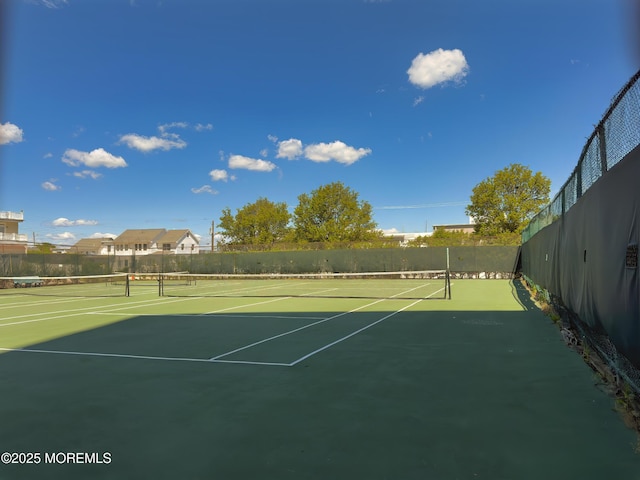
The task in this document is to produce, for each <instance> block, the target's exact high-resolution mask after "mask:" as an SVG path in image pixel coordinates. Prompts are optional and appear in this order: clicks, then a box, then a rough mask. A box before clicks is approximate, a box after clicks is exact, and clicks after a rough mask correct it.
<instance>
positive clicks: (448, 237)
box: [409, 229, 521, 247]
mask: <svg viewBox="0 0 640 480" xmlns="http://www.w3.org/2000/svg"><path fill="white" fill-rule="evenodd" d="M520 243H521V237H520V235H519V234H517V233H501V234H499V235H493V236H486V235H479V234H477V233H464V232H461V231H454V232H451V231H447V230H443V229H438V230H435V231H434V232H433V235H431V236H418V237H416V238H415V239H414V240H412V241H410V242H409V246H410V247H419V246H424V245H426V246H428V247H457V246H484V245H520Z"/></svg>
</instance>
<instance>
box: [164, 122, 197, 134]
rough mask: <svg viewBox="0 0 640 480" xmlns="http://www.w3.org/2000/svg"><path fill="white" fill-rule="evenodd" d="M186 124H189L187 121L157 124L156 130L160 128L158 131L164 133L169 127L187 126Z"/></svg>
mask: <svg viewBox="0 0 640 480" xmlns="http://www.w3.org/2000/svg"><path fill="white" fill-rule="evenodd" d="M188 126H189V124H188V123H187V122H171V123H165V124H163V125H159V126H158V130H160V133H161V134H162V135H164V134H165V133H167V130H169V129H170V128H187V127H188Z"/></svg>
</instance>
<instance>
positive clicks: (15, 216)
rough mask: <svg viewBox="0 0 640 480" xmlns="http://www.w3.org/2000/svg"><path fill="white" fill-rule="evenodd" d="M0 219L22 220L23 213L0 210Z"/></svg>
mask: <svg viewBox="0 0 640 480" xmlns="http://www.w3.org/2000/svg"><path fill="white" fill-rule="evenodd" d="M0 220H17V221H19V222H21V221H23V220H24V213H22V212H0Z"/></svg>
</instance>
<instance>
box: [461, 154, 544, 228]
mask: <svg viewBox="0 0 640 480" xmlns="http://www.w3.org/2000/svg"><path fill="white" fill-rule="evenodd" d="M550 190H551V180H549V179H548V178H547V177H545V176H544V175H542V173H540V172H537V173H535V174H534V173H533V172H532V171H531V170H530V169H529V167H526V166H523V165H520V164H517V163H516V164H511V165H509V166H508V167H506V168H504V169H502V170H499V171H497V172H496V173H495V175H494V176H493V177H489V178H487V179H485V180H483V181H482V182H480V183H479V184H478V185H476V186H475V187H474V188H473V193H472V195H471V199H470V200H471V203H470V204H469V205H467V209H466V213H467V215H470V216H472V217H473V218H475V219H476V233H479V234H481V235H498V234H502V233H505V232H512V233H521V232H522V230H523V229H524V227H525V226H526V225H527V223H528V222H529V220H530V219H531V218H532V217H533V216H534V215H535V214H536V213H538V212H539V211H540V209H541V208H542V207H544V206H545V205H546V204H547V203H548V202H549V192H550Z"/></svg>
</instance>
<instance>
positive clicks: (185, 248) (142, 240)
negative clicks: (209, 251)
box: [113, 228, 199, 256]
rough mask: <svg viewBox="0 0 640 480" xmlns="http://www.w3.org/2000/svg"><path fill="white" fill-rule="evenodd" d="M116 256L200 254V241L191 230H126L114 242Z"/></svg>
mask: <svg viewBox="0 0 640 480" xmlns="http://www.w3.org/2000/svg"><path fill="white" fill-rule="evenodd" d="M113 246H114V253H115V255H116V256H123V255H127V256H132V255H151V254H158V253H170V254H191V253H199V242H198V239H197V238H196V237H195V236H194V235H193V233H191V231H190V230H187V229H184V230H168V231H167V230H165V229H164V228H150V229H133V230H125V231H124V232H123V233H121V234H120V235H118V236H117V237H116V238H115V240H114V241H113Z"/></svg>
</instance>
